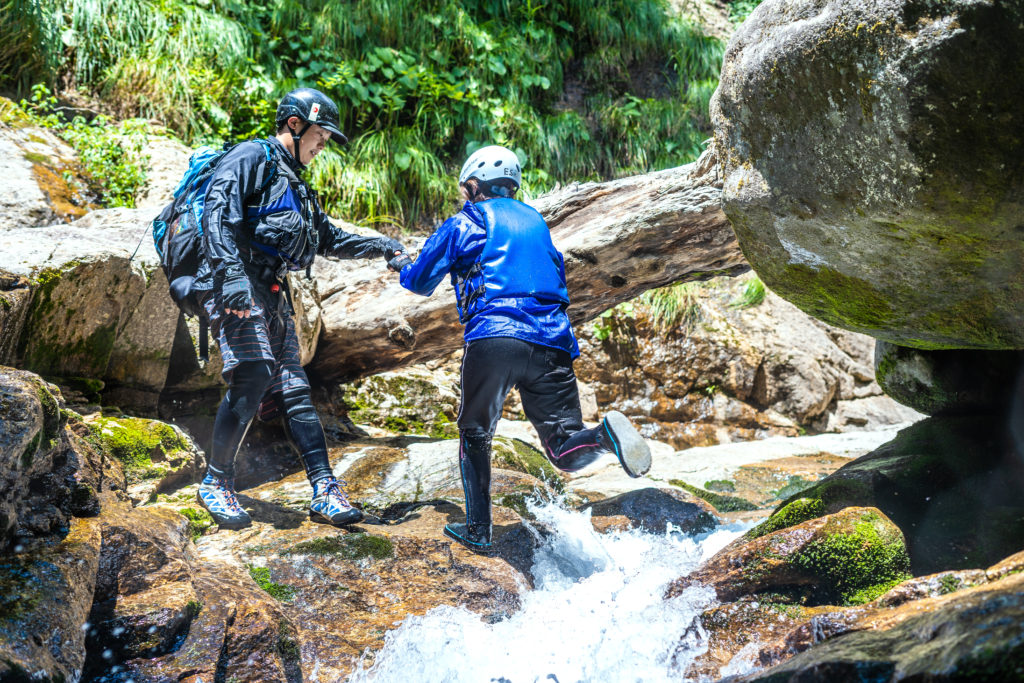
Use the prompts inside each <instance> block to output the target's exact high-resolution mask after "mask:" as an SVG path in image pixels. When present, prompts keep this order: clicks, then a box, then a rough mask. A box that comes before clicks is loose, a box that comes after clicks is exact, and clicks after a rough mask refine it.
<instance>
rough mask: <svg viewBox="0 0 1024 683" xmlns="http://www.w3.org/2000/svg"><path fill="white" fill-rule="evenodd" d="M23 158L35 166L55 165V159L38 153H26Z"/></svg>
mask: <svg viewBox="0 0 1024 683" xmlns="http://www.w3.org/2000/svg"><path fill="white" fill-rule="evenodd" d="M23 156H24V157H25V159H26V160H27V161H29V162H31V163H33V164H46V165H51V164H53V159H51V158H50V157H48V156H46V155H45V154H39V153H38V152H25V153H24V155H23Z"/></svg>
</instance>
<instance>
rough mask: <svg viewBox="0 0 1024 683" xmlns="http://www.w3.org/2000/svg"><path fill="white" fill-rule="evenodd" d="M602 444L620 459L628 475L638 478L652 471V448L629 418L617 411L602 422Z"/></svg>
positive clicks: (605, 417) (609, 414)
mask: <svg viewBox="0 0 1024 683" xmlns="http://www.w3.org/2000/svg"><path fill="white" fill-rule="evenodd" d="M601 427H602V430H601V435H600V437H599V438H600V440H601V443H602V444H603V445H604V446H605V447H606V448H608V450H610V451H611V452H613V453H615V457H617V458H618V459H619V464H621V465H622V469H624V470H625V471H626V474H628V475H629V476H631V477H633V478H636V477H641V476H643V475H644V474H647V471H648V470H650V469H651V448H650V446H648V445H647V442H646V441H644V437H642V436H640V432H638V431H636V427H634V426H633V423H631V422H630V421H629V418H628V417H626V416H625V415H623V414H622V413H620V412H619V411H617V410H613V411H611V412H610V413H608V414H607V415H605V416H604V420H602V421H601Z"/></svg>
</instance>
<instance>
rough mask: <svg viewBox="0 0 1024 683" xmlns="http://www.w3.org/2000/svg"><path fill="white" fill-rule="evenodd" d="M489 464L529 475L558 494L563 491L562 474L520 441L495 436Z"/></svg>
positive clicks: (539, 454) (534, 450) (528, 445)
mask: <svg viewBox="0 0 1024 683" xmlns="http://www.w3.org/2000/svg"><path fill="white" fill-rule="evenodd" d="M491 463H492V466H493V467H501V468H503V469H507V470H514V471H516V472H522V473H524V474H529V475H530V476H533V477H536V478H537V479H540V480H541V481H543V482H544V483H546V484H548V485H549V486H550V487H551V488H553V489H554V490H555V491H557V492H558V493H563V492H564V491H565V479H564V477H563V475H562V473H561V472H560V471H559V470H558V469H557V468H556V467H555V466H554V465H552V464H551V461H550V460H548V459H547V457H546V456H545V455H544V454H543V453H541V452H540V451H539V450H537V449H536V448H534V447H533V446H531V445H530V444H528V443H526V442H525V441H522V440H520V439H515V438H509V437H504V436H496V437H494V439H493V440H492V441H491Z"/></svg>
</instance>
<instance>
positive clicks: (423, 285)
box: [399, 216, 459, 296]
mask: <svg viewBox="0 0 1024 683" xmlns="http://www.w3.org/2000/svg"><path fill="white" fill-rule="evenodd" d="M458 226H459V221H458V216H453V217H451V218H449V219H448V220H446V221H445V222H444V223H443V224H442V225H441V227H439V228H438V229H437V230H435V231H434V234H433V235H431V236H430V237H429V238H427V241H426V243H425V244H424V245H423V249H422V250H420V253H419V256H417V257H416V260H415V261H413V262H411V263H406V264H404V265H403V266H402V267H401V268H400V273H401V275H400V279H399V282H401V283H402V286H403V287H405V288H406V289H408V290H409V291H410V292H413V293H415V294H420V295H422V296H430V295H431V294H433V293H434V289H436V288H437V286H438V285H439V284H440V283H441V280H443V279H444V276H445V275H447V274H448V273H449V272H450V271H451V268H452V265H453V264H454V263H455V258H456V256H457V238H458V234H459V229H458Z"/></svg>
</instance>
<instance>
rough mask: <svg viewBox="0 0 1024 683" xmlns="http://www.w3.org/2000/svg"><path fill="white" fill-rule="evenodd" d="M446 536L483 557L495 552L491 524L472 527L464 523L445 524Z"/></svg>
mask: <svg viewBox="0 0 1024 683" xmlns="http://www.w3.org/2000/svg"><path fill="white" fill-rule="evenodd" d="M444 535H445V536H447V537H448V538H453V539H455V540H456V541H458V542H459V543H461V544H462V545H464V546H465V547H467V548H469V549H470V550H472V551H473V552H475V553H480V554H481V555H488V554H490V553H491V551H492V550H493V547H492V546H491V525H490V524H487V525H484V524H480V525H477V524H474V525H472V526H471V525H469V524H462V523H454V524H445V525H444Z"/></svg>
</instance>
